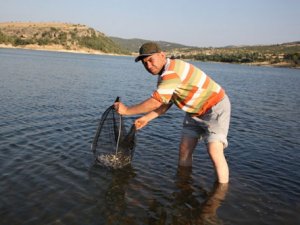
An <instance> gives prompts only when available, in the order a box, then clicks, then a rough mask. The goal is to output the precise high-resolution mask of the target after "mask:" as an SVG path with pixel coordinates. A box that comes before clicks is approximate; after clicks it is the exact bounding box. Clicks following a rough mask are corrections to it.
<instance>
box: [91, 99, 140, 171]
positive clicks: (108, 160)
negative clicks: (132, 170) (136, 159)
mask: <svg viewBox="0 0 300 225" xmlns="http://www.w3.org/2000/svg"><path fill="white" fill-rule="evenodd" d="M117 99H118V98H117ZM116 101H117V100H116ZM135 131H136V129H135V126H134V125H132V126H131V127H130V129H129V130H128V131H127V129H126V126H125V120H124V118H123V117H122V116H121V115H120V114H118V113H117V112H116V110H115V109H114V107H113V106H110V107H109V108H108V109H106V111H105V112H104V113H103V114H102V116H101V118H100V121H99V124H98V127H97V131H96V135H95V137H94V140H93V143H92V151H93V153H94V156H95V159H96V162H97V163H99V164H101V165H103V166H106V167H112V168H115V169H117V168H122V167H124V166H126V165H128V164H130V163H131V160H132V158H133V154H134V148H135Z"/></svg>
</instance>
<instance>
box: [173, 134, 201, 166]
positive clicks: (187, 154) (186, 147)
mask: <svg viewBox="0 0 300 225" xmlns="http://www.w3.org/2000/svg"><path fill="white" fill-rule="evenodd" d="M197 143H198V138H190V137H186V136H182V137H181V143H180V148H179V163H178V164H179V166H192V163H193V152H194V149H195V147H196V145H197Z"/></svg>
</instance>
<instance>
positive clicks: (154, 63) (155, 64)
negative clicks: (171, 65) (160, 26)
mask: <svg viewBox="0 0 300 225" xmlns="http://www.w3.org/2000/svg"><path fill="white" fill-rule="evenodd" d="M142 63H143V65H144V67H145V69H146V70H147V71H148V72H149V73H151V74H153V75H157V74H159V72H160V71H161V70H162V69H163V67H164V65H165V63H166V58H165V53H163V52H160V53H155V54H153V55H150V56H148V57H146V58H144V59H142Z"/></svg>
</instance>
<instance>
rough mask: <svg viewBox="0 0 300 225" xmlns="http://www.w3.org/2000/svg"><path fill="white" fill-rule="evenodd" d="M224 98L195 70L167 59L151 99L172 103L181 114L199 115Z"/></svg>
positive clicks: (213, 82) (208, 78) (187, 64)
mask: <svg viewBox="0 0 300 225" xmlns="http://www.w3.org/2000/svg"><path fill="white" fill-rule="evenodd" d="M224 95H225V91H224V89H223V88H222V87H221V86H220V85H219V84H217V83H216V82H215V81H213V80H212V79H211V78H210V77H209V76H207V75H206V74H205V73H204V72H203V71H201V70H200V69H198V68H197V67H195V66H193V65H192V64H190V63H187V62H184V61H182V60H177V59H175V60H171V59H167V63H166V65H165V68H164V71H163V73H162V74H161V75H160V76H158V82H157V89H156V91H154V92H153V94H152V97H153V98H154V99H156V100H158V101H160V102H162V103H164V104H168V103H169V102H170V101H172V102H174V104H175V105H177V106H178V107H179V108H180V109H182V110H183V111H186V112H188V113H191V114H193V115H195V116H199V115H203V114H204V113H206V112H207V111H208V110H209V109H210V108H211V107H213V106H214V105H215V104H217V103H218V102H219V101H221V100H222V99H223V97H224Z"/></svg>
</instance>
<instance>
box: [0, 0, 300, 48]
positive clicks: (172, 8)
mask: <svg viewBox="0 0 300 225" xmlns="http://www.w3.org/2000/svg"><path fill="white" fill-rule="evenodd" d="M299 15H300V0H251V1H246V0H1V3H0V22H66V23H75V24H84V25H87V26H89V27H92V28H94V29H96V30H98V31H100V32H102V33H104V34H105V35H107V36H114V37H120V38H126V39H130V38H141V39H146V40H153V41H167V42H173V43H179V44H184V45H189V46H197V47H223V46H228V45H267V44H280V43H286V42H292V41H300V19H299Z"/></svg>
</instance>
